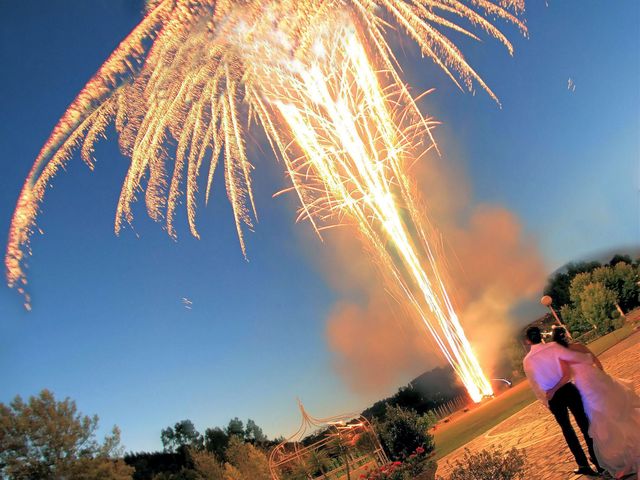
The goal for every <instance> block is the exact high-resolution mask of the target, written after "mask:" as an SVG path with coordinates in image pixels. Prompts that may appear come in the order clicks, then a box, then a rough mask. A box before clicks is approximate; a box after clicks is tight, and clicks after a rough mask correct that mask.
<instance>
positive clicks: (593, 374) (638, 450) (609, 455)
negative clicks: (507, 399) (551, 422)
mask: <svg viewBox="0 0 640 480" xmlns="http://www.w3.org/2000/svg"><path fill="white" fill-rule="evenodd" d="M526 335H527V343H529V344H530V345H531V350H530V351H529V353H528V354H527V356H526V357H525V358H524V361H523V366H524V371H525V373H526V375H527V378H528V379H529V382H530V383H531V387H532V389H533V391H534V392H535V394H536V396H537V397H538V399H539V400H540V401H541V402H542V403H543V404H544V405H546V406H547V407H548V408H549V410H550V411H551V413H552V414H553V416H554V417H555V419H556V421H557V422H558V424H559V425H560V428H561V429H562V433H563V435H564V438H565V440H566V442H567V444H568V446H569V449H570V450H571V453H572V454H573V456H574V458H575V460H576V463H577V464H578V468H577V469H576V470H574V473H576V474H584V475H594V476H596V475H600V474H604V473H605V472H608V474H610V475H611V476H612V477H614V478H629V477H627V476H628V475H632V474H634V473H635V475H634V476H632V477H630V478H638V475H639V469H640V397H638V395H636V394H635V392H634V391H633V388H631V386H630V385H628V384H626V383H624V382H623V381H620V380H617V379H615V378H613V377H611V376H610V375H608V374H607V373H605V372H604V370H603V368H602V364H601V363H600V361H599V360H598V359H597V357H596V356H595V355H594V354H593V353H592V352H591V351H590V350H589V349H588V348H587V347H586V346H585V345H582V344H580V343H575V342H572V341H571V338H570V336H569V334H568V333H567V331H566V330H565V328H564V327H559V326H558V327H554V329H553V335H552V338H553V341H552V342H548V343H544V342H543V341H542V334H541V332H540V329H539V328H538V327H529V328H528V329H527V333H526ZM569 412H571V413H572V414H573V417H574V418H575V421H576V423H577V424H578V427H579V428H580V431H581V432H582V435H583V436H584V439H585V442H586V444H587V447H588V450H589V457H590V459H591V463H592V464H593V466H594V467H595V469H596V471H594V470H593V469H592V468H591V466H590V465H589V462H588V460H587V456H586V455H585V453H584V450H583V449H582V446H581V445H580V441H579V440H578V437H577V435H576V433H575V431H574V429H573V427H572V426H571V423H570V421H569Z"/></svg>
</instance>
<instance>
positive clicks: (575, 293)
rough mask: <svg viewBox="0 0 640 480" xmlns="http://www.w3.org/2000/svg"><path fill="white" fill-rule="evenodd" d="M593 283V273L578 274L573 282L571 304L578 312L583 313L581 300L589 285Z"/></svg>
mask: <svg viewBox="0 0 640 480" xmlns="http://www.w3.org/2000/svg"><path fill="white" fill-rule="evenodd" d="M592 281H593V279H592V275H591V272H582V273H578V274H577V275H576V276H575V277H573V280H571V286H570V287H569V294H570V296H571V303H572V304H573V306H574V307H575V308H576V309H577V310H578V311H581V310H582V309H581V306H580V299H581V295H582V291H583V290H584V289H585V287H586V286H587V285H589V284H590V283H591V282H592Z"/></svg>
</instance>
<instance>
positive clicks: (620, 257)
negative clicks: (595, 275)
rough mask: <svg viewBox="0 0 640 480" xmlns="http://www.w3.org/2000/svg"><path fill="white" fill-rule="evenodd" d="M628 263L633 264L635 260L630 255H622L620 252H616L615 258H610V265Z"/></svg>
mask: <svg viewBox="0 0 640 480" xmlns="http://www.w3.org/2000/svg"><path fill="white" fill-rule="evenodd" d="M620 262H622V263H626V264H628V265H631V264H632V263H633V260H631V257H630V256H629V255H621V254H619V253H616V254H615V255H614V256H613V258H611V260H609V265H610V266H611V267H615V266H616V265H617V264H618V263H620Z"/></svg>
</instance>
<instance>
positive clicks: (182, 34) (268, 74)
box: [5, 0, 526, 401]
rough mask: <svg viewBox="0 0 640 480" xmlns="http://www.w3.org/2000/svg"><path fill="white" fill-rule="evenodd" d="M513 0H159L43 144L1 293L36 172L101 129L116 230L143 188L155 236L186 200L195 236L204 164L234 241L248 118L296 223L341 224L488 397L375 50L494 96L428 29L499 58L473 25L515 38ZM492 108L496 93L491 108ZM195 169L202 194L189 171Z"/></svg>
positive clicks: (244, 182)
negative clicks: (400, 38) (219, 190)
mask: <svg viewBox="0 0 640 480" xmlns="http://www.w3.org/2000/svg"><path fill="white" fill-rule="evenodd" d="M523 6H524V5H523V0H502V1H498V2H496V1H490V0H304V1H301V0H272V1H263V0H249V1H244V2H239V1H237V0H226V1H222V0H208V1H207V0H161V1H157V0H156V1H152V2H150V6H149V13H148V14H147V15H146V17H145V18H144V19H143V21H142V22H141V23H140V24H139V25H138V26H137V27H136V28H135V29H134V31H133V32H132V33H131V34H130V35H129V36H128V37H127V38H126V39H125V40H124V41H123V42H122V43H121V44H120V45H119V46H118V48H117V49H116V50H115V51H114V52H113V54H112V55H111V56H110V57H109V59H108V60H107V61H106V62H105V63H104V64H103V66H102V67H101V68H100V70H99V71H98V73H97V74H96V75H95V76H94V77H93V78H92V79H91V80H90V81H89V83H88V84H87V85H86V86H85V88H84V89H83V90H82V91H81V92H80V94H79V95H78V97H77V98H76V100H75V101H74V102H73V103H72V105H71V106H70V107H69V108H68V110H67V111H66V113H65V114H64V116H63V117H62V119H61V120H60V122H59V123H58V125H56V127H55V128H54V130H53V132H52V134H51V136H50V137H49V139H48V141H47V142H46V144H45V145H44V147H43V148H42V150H41V152H40V154H39V156H38V158H37V159H36V161H35V164H34V166H33V168H32V170H31V172H30V174H29V176H28V178H27V180H26V182H25V185H24V187H23V189H22V192H21V194H20V197H19V199H18V204H17V206H16V210H15V213H14V216H13V219H12V224H11V229H10V234H9V243H8V247H7V254H6V260H5V262H6V268H7V279H8V283H9V285H10V286H17V287H18V289H19V290H20V292H21V293H23V294H24V295H25V297H26V302H27V305H28V304H29V298H28V294H27V293H26V292H25V291H24V288H25V286H26V276H25V273H24V270H23V263H24V260H25V256H26V255H27V254H28V253H29V239H30V236H31V234H32V232H33V230H34V229H35V228H36V227H35V221H36V216H37V213H38V211H39V208H40V204H41V202H42V200H43V197H44V194H45V191H46V188H47V186H48V185H49V184H50V181H51V179H52V178H53V177H54V176H55V174H56V173H57V172H58V171H59V169H60V168H61V167H63V166H64V165H65V163H66V162H67V161H68V160H69V158H70V157H71V154H72V152H73V150H74V149H76V148H79V149H80V153H81V157H82V159H83V160H84V161H85V162H86V163H87V165H88V166H89V167H90V168H93V164H94V159H93V149H94V145H95V143H96V141H97V140H98V139H99V138H101V137H103V136H104V134H105V130H106V128H107V127H108V125H109V124H110V123H111V122H113V123H115V128H116V131H117V132H118V137H119V142H120V147H121V149H122V151H123V152H124V153H126V154H127V155H128V156H130V157H131V165H130V167H129V171H128V173H127V175H126V178H125V180H124V183H123V187H122V192H121V195H120V199H119V201H118V205H117V209H116V219H115V231H116V233H118V232H119V231H120V230H121V228H122V227H123V224H125V223H130V222H131V221H132V220H133V214H132V203H133V202H134V201H135V200H136V198H137V196H138V195H142V194H144V198H145V203H146V207H147V212H148V214H149V216H150V217H151V218H153V219H154V220H156V221H161V222H164V224H165V225H166V229H167V232H168V233H169V235H171V236H173V237H175V236H176V232H175V229H174V226H173V220H174V217H175V213H176V209H177V207H178V205H179V204H181V201H182V198H183V197H184V198H185V199H186V211H187V219H188V223H189V228H190V231H191V233H192V235H194V236H195V237H198V231H197V229H196V205H197V201H196V198H197V193H198V190H199V188H200V187H201V186H202V187H204V189H205V194H204V197H205V201H208V199H209V196H210V193H211V183H212V179H213V176H214V172H215V170H216V166H217V165H218V163H219V161H220V162H222V163H223V165H222V168H223V169H224V178H225V187H226V192H227V196H228V198H229V200H230V202H231V206H232V209H233V215H234V218H235V224H236V229H237V233H238V238H239V240H240V246H241V249H242V252H243V254H245V255H246V251H245V243H244V239H243V228H249V229H251V228H252V226H253V223H254V221H255V219H256V214H255V211H256V210H255V205H254V201H253V196H252V187H251V171H252V169H253V167H252V165H251V163H250V162H249V159H248V158H247V154H246V145H245V135H244V132H245V129H246V128H248V127H247V126H246V125H247V124H250V123H251V122H252V121H256V122H257V123H258V124H259V125H261V126H262V128H263V129H264V130H265V131H266V133H267V137H268V139H269V141H270V142H271V145H272V148H273V150H274V152H275V154H276V156H278V157H279V158H281V159H282V161H283V163H284V166H285V169H286V171H287V173H288V176H289V178H290V179H291V183H292V187H291V189H292V190H293V191H295V192H296V194H297V195H298V197H299V199H300V203H301V213H300V218H305V219H309V220H310V221H311V222H312V224H313V226H314V228H315V229H316V231H318V233H319V234H320V231H321V230H322V229H323V228H328V227H330V226H335V225H338V224H347V223H352V224H356V225H357V227H358V229H359V232H360V234H361V236H362V238H363V240H364V241H365V244H366V246H367V247H368V249H369V250H370V251H371V252H372V253H373V255H374V256H375V258H376V259H377V260H378V264H379V266H380V270H381V272H382V273H383V275H384V276H385V278H386V280H387V284H388V285H389V289H390V291H391V292H392V293H393V294H395V296H396V298H398V299H404V301H405V302H404V303H407V302H408V304H409V305H410V306H411V307H412V309H413V311H414V312H415V313H416V314H417V315H418V316H419V318H420V319H421V320H422V322H423V323H424V325H425V327H426V328H427V329H428V330H429V331H430V332H431V334H432V335H433V338H434V340H435V342H436V343H437V345H438V346H439V348H440V350H441V351H442V353H443V354H444V356H445V357H446V358H447V360H448V361H449V362H450V363H451V365H452V366H453V367H454V369H455V370H456V372H457V373H458V375H459V377H460V378H461V380H462V381H463V383H464V385H465V386H466V388H467V390H468V391H469V394H470V396H471V397H472V398H473V399H474V400H475V401H479V400H480V399H481V398H482V396H483V395H489V394H491V393H492V391H491V386H490V384H489V382H488V380H487V378H486V376H485V375H484V373H483V372H482V369H481V368H480V365H479V363H478V361H477V359H476V357H475V355H474V353H473V350H472V348H471V345H470V344H469V342H468V340H467V338H466V336H465V333H464V331H463V329H462V326H461V324H460V322H459V320H458V318H457V316H456V313H455V311H454V309H453V306H452V302H451V300H450V298H449V295H448V294H447V291H446V288H445V283H446V282H445V272H444V270H443V267H442V265H441V262H442V260H439V256H438V251H437V248H436V247H437V245H438V239H437V234H436V233H435V231H434V230H433V229H432V228H431V227H430V226H429V225H428V223H423V222H424V221H425V219H423V218H422V217H423V216H424V211H423V209H422V208H420V210H419V209H418V203H417V197H416V194H415V191H414V188H413V186H412V184H411V182H410V181H409V179H408V177H407V174H406V170H407V168H408V166H409V165H410V164H411V163H412V162H414V161H415V160H416V159H417V158H419V157H420V155H422V154H423V153H424V152H426V151H428V150H429V149H430V148H432V147H434V143H433V139H432V138H431V134H430V127H431V125H432V122H431V121H429V120H428V119H427V118H425V117H424V116H422V115H421V113H420V111H419V110H418V107H417V106H416V103H415V101H416V100H415V99H414V98H412V96H411V95H410V94H409V91H408V89H407V87H406V86H405V85H404V83H403V82H402V80H401V78H400V73H399V67H398V63H397V61H396V59H395V57H394V55H393V52H392V50H391V48H390V46H389V44H388V43H387V41H386V35H385V33H386V31H387V29H389V28H393V27H392V25H397V26H398V27H400V29H402V30H404V31H405V32H406V34H407V35H408V36H409V37H410V38H412V39H413V40H414V41H415V42H416V43H417V44H418V46H419V47H420V50H421V51H422V54H423V55H424V56H427V57H429V58H431V59H432V60H433V61H434V62H435V63H436V64H437V65H438V66H439V67H441V68H442V69H443V70H444V71H445V72H446V74H447V75H448V76H449V77H450V78H451V79H452V80H453V81H454V82H455V83H456V84H457V85H458V86H459V87H460V88H464V89H468V90H472V89H473V86H474V84H477V85H479V86H480V87H481V88H482V89H484V90H485V91H486V92H487V93H488V94H489V95H490V96H491V97H492V98H494V99H496V97H495V95H494V94H493V92H492V91H491V90H490V89H489V87H488V86H487V85H486V84H485V83H484V82H483V81H482V79H481V78H480V77H479V75H478V74H477V73H476V72H475V71H474V70H473V69H472V68H471V66H470V65H469V64H468V63H467V62H466V60H465V58H464V57H463V55H462V53H461V52H460V50H459V49H458V48H457V47H456V46H455V45H454V44H453V43H452V42H451V41H450V40H449V39H448V38H447V37H446V36H445V35H444V34H443V33H441V31H440V29H448V30H451V31H455V32H457V33H458V34H461V35H465V36H468V37H470V38H473V39H478V37H477V36H476V35H475V34H474V33H473V32H472V31H471V29H470V28H469V27H465V26H463V25H460V24H459V23H460V22H459V21H461V22H462V23H466V24H468V25H469V26H471V27H476V28H478V29H481V30H484V31H485V32H486V33H488V34H489V35H490V36H492V37H495V38H496V39H498V40H499V41H500V42H501V43H503V44H504V45H505V46H506V48H507V50H508V51H509V53H512V50H513V49H512V46H511V43H510V42H509V41H508V40H507V38H506V36H505V35H504V34H503V33H502V32H500V30H498V29H497V28H496V27H495V26H494V25H493V23H491V22H490V21H489V20H488V19H487V18H488V17H491V18H499V19H502V20H505V21H507V22H511V23H513V24H514V25H516V26H517V27H518V28H519V29H520V30H521V31H522V33H524V34H526V27H525V26H524V24H523V22H522V21H521V20H520V19H519V15H520V14H521V13H522V10H523ZM496 100H497V99H496ZM203 169H204V171H205V172H204V174H205V175H206V182H205V185H200V184H199V182H198V178H199V177H200V175H201V173H202V171H203Z"/></svg>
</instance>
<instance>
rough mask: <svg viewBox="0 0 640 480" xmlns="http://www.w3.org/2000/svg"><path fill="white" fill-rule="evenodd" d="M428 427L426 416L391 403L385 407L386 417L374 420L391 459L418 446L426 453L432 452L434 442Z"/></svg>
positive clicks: (412, 450)
mask: <svg viewBox="0 0 640 480" xmlns="http://www.w3.org/2000/svg"><path fill="white" fill-rule="evenodd" d="M430 427H431V425H430V423H429V420H428V418H427V417H424V416H420V415H418V414H417V413H416V412H415V411H414V410H410V409H405V408H402V407H394V406H392V405H389V406H388V407H387V415H386V418H385V419H384V420H383V421H378V422H376V431H377V432H378V434H379V435H380V438H381V440H382V443H383V446H384V447H385V450H386V452H387V454H388V455H389V457H390V458H391V459H392V460H402V459H403V458H405V457H408V456H409V455H410V454H411V453H412V452H414V451H415V450H416V449H417V448H418V447H422V448H424V450H425V451H426V453H430V452H432V451H433V449H434V442H433V437H432V436H431V435H430V434H429V432H428V430H429V428H430Z"/></svg>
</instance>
